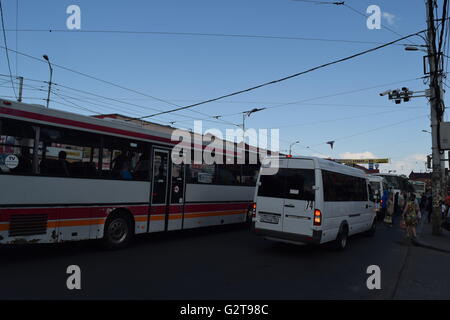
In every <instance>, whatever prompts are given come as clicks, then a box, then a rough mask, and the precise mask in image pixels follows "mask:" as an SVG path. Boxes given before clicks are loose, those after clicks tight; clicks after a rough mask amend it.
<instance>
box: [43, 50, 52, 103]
mask: <svg viewBox="0 0 450 320" xmlns="http://www.w3.org/2000/svg"><path fill="white" fill-rule="evenodd" d="M42 57H43V58H44V60H46V61H47V62H48V66H49V68H50V81H49V82H48V95H47V108H48V105H49V104H50V91H51V89H52V76H53V68H52V65H51V63H50V59H49V58H48V56H47V55H46V54H44V55H43V56H42Z"/></svg>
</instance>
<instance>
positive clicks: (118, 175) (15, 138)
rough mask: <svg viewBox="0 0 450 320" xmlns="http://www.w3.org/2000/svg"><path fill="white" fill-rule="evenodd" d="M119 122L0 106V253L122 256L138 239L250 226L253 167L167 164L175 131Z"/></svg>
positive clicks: (35, 108)
mask: <svg viewBox="0 0 450 320" xmlns="http://www.w3.org/2000/svg"><path fill="white" fill-rule="evenodd" d="M111 118H116V119H115V120H114V119H111ZM119 118H121V116H119V115H109V116H105V117H101V118H100V117H89V116H83V115H78V114H73V113H68V112H64V111H60V110H54V109H47V108H45V107H42V106H38V105H29V104H24V103H18V102H13V101H8V100H1V99H0V185H1V191H0V244H14V243H53V242H62V241H73V240H85V239H100V238H102V239H105V240H106V242H107V243H108V244H109V245H111V246H124V245H125V244H127V243H128V242H129V240H130V239H131V237H132V236H133V235H136V234H142V233H151V232H161V231H171V230H181V229H190V228H198V227H204V226H213V225H221V224H230V223H242V222H245V221H246V220H247V219H248V212H249V208H250V206H251V203H252V200H253V196H254V190H255V183H256V179H257V172H258V165H238V164H234V165H206V164H200V165H187V164H175V163H172V160H171V156H170V155H171V150H172V148H173V146H174V145H175V144H176V143H178V141H172V140H171V134H172V131H173V130H175V129H174V128H172V127H169V126H162V125H158V124H154V123H149V122H146V123H143V124H142V125H141V126H139V125H137V124H136V123H134V122H133V121H123V120H119ZM122 118H123V117H122ZM204 147H205V146H204V144H203V143H202V145H200V146H199V145H193V148H197V149H204ZM227 150H228V149H227ZM222 152H223V154H224V155H225V156H226V157H234V158H236V157H240V153H239V152H238V151H235V152H232V153H230V152H229V151H225V150H222ZM57 154H58V155H57Z"/></svg>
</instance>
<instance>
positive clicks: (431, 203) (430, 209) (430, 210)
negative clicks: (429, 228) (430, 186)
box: [427, 195, 433, 223]
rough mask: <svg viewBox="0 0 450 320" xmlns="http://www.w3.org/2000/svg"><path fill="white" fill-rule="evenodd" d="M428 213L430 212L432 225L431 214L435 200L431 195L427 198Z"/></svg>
mask: <svg viewBox="0 0 450 320" xmlns="http://www.w3.org/2000/svg"><path fill="white" fill-rule="evenodd" d="M427 212H428V216H427V218H428V223H431V214H432V212H433V198H432V196H431V195H429V196H428V197H427Z"/></svg>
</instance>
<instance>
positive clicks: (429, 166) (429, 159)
mask: <svg viewBox="0 0 450 320" xmlns="http://www.w3.org/2000/svg"><path fill="white" fill-rule="evenodd" d="M427 169H431V156H427Z"/></svg>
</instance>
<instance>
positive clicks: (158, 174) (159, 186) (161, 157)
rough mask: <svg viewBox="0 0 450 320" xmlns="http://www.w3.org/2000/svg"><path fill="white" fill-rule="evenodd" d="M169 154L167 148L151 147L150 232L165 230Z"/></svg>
mask: <svg viewBox="0 0 450 320" xmlns="http://www.w3.org/2000/svg"><path fill="white" fill-rule="evenodd" d="M169 156H170V153H169V150H167V149H160V148H154V149H153V164H152V194H151V208H150V227H149V231H150V232H157V231H164V230H166V215H167V201H168V182H169V179H168V177H169Z"/></svg>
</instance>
